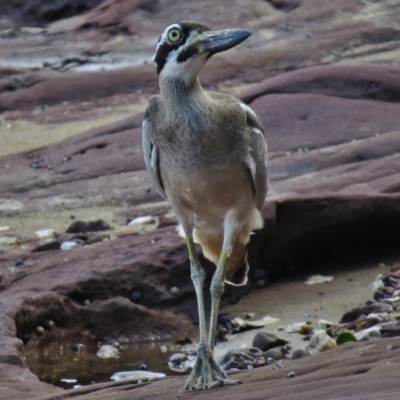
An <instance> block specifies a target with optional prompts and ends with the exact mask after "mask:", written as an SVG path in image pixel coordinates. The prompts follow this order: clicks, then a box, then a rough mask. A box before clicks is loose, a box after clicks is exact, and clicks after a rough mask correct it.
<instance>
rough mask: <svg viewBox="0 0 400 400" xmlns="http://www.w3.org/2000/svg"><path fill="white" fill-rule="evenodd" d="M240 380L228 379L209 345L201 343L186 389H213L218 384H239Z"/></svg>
mask: <svg viewBox="0 0 400 400" xmlns="http://www.w3.org/2000/svg"><path fill="white" fill-rule="evenodd" d="M240 383H242V382H241V381H238V380H232V379H227V376H226V373H225V371H224V370H223V369H222V368H221V366H220V365H219V364H218V363H217V361H216V360H215V358H214V355H213V352H212V350H211V348H210V346H209V345H206V344H200V346H199V349H198V351H197V358H196V361H195V364H194V366H193V370H192V372H191V374H190V376H189V379H188V380H187V382H186V385H185V390H190V389H211V388H213V387H216V386H225V385H238V384H240Z"/></svg>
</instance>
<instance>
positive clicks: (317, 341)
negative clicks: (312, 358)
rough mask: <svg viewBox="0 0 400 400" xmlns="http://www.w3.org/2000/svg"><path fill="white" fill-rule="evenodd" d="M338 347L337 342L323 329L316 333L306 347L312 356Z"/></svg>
mask: <svg viewBox="0 0 400 400" xmlns="http://www.w3.org/2000/svg"><path fill="white" fill-rule="evenodd" d="M336 346H337V345H336V342H335V341H334V340H333V339H332V338H331V337H330V336H329V335H328V334H327V333H326V332H325V331H324V330H323V329H320V330H318V331H316V332H315V333H314V335H313V337H312V338H311V340H310V343H308V345H307V346H306V347H307V350H308V351H309V352H310V354H316V353H320V352H321V351H325V350H329V349H332V348H334V347H336Z"/></svg>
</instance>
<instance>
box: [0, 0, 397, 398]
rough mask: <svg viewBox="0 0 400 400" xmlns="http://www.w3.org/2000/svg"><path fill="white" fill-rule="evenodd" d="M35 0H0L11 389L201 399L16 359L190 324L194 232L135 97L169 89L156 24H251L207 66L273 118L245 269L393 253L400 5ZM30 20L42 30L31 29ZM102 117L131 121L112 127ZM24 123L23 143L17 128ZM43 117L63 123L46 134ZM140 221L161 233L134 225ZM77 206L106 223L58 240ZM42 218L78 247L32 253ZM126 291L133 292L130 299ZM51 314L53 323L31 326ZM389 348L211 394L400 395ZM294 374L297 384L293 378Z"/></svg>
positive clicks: (2, 360)
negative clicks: (180, 230)
mask: <svg viewBox="0 0 400 400" xmlns="http://www.w3.org/2000/svg"><path fill="white" fill-rule="evenodd" d="M42 3H43V4H41V6H40V7H35V8H34V10H35V11H34V12H33V11H29V10H33V8H32V7H33V6H34V5H36V4H37V2H35V1H28V0H27V1H24V2H18V4H21V6H20V7H13V6H16V5H17V2H8V3H7V4H5V3H4V4H0V12H2V13H3V14H2V17H1V18H0V28H1V29H3V28H4V29H3V30H1V31H0V40H1V42H0V57H1V59H2V61H1V62H0V112H1V124H0V134H2V135H4V137H5V139H4V140H5V141H6V140H9V142H10V143H11V144H12V146H16V147H15V148H14V147H12V146H10V147H12V148H13V150H12V151H10V154H9V155H6V156H4V157H2V158H1V159H0V170H1V171H3V173H2V174H1V178H0V195H1V196H0V197H1V200H0V226H5V225H9V226H10V227H11V230H10V232H5V233H4V236H7V235H8V236H9V237H14V236H15V237H16V239H17V240H16V242H15V245H13V246H8V247H7V246H2V247H1V248H0V261H1V262H0V304H1V307H0V309H1V310H0V319H1V323H0V386H1V388H2V389H3V390H4V391H5V393H7V396H8V397H7V399H8V398H9V399H27V398H35V397H37V396H42V398H44V397H43V396H46V395H47V394H49V395H50V397H46V398H49V399H50V398H59V399H61V398H69V397H71V396H72V395H74V396H76V397H75V398H77V399H84V398H90V397H91V396H92V395H93V394H96V395H101V398H104V399H107V398H115V399H119V398H120V399H123V398H128V397H129V398H146V397H151V396H153V397H155V398H159V399H162V398H167V397H168V398H170V397H171V395H173V396H174V397H175V396H177V395H178V394H179V396H181V398H192V397H193V396H197V397H202V396H209V395H208V394H207V393H195V394H193V393H183V392H182V391H181V387H182V385H183V380H182V378H168V379H167V380H166V381H163V382H155V383H154V384H151V385H144V386H139V387H136V386H126V385H122V386H119V385H116V384H100V385H95V386H93V387H87V388H82V389H77V390H76V391H74V392H73V393H72V392H71V391H66V392H63V391H62V390H61V389H59V388H56V387H55V386H52V385H48V384H46V383H43V382H40V381H39V380H38V378H37V377H36V376H35V375H34V374H33V373H31V372H30V371H29V369H28V367H27V365H26V363H25V361H24V360H23V358H22V352H23V351H24V352H25V353H24V354H28V353H29V351H27V349H28V350H29V349H30V351H31V354H33V353H34V352H35V349H36V348H37V349H39V348H42V349H43V348H45V347H46V345H47V343H50V341H51V340H61V338H62V340H63V341H64V342H65V343H73V341H74V340H75V339H76V338H77V337H79V338H82V337H84V338H85V339H84V340H83V339H80V340H82V341H85V343H86V344H87V346H88V347H90V346H92V347H95V346H96V344H97V342H99V341H100V342H101V341H105V340H106V339H108V338H110V339H113V338H120V337H122V336H123V337H124V338H127V340H129V341H131V342H137V341H138V340H140V339H141V338H142V337H143V336H144V335H147V336H151V338H157V337H158V338H172V337H175V336H177V335H179V334H180V333H181V332H186V331H187V330H188V329H189V327H190V326H191V322H192V321H195V320H196V313H195V297H194V291H193V288H192V284H191V280H190V275H189V268H188V259H187V253H186V249H185V245H184V241H183V240H181V239H179V238H178V236H177V235H176V233H175V226H174V220H173V219H171V217H169V216H168V206H167V205H166V204H165V203H164V202H161V200H162V199H161V198H160V196H159V195H158V194H157V193H156V191H155V190H154V188H153V187H152V186H151V184H150V181H149V179H148V177H147V173H146V171H145V170H144V162H143V158H142V151H141V144H140V142H141V121H142V113H143V109H144V105H145V103H146V100H147V98H148V96H149V94H152V93H155V92H157V90H158V84H157V77H156V74H155V70H154V68H153V66H152V64H151V56H152V54H153V51H154V47H155V43H156V41H157V39H158V36H159V35H160V33H161V30H162V29H163V28H164V26H166V25H168V24H170V23H172V22H175V21H176V20H188V19H189V20H192V19H196V20H199V21H202V22H204V23H206V24H207V25H209V26H210V27H211V28H212V29H214V28H215V29H219V28H224V27H232V26H235V27H243V28H248V29H251V30H252V31H253V32H254V35H253V36H252V37H251V38H250V39H249V40H248V41H247V42H246V43H244V44H243V45H241V46H239V47H238V48H235V49H232V51H229V52H227V53H223V54H221V55H218V56H216V57H213V58H212V59H211V60H210V62H209V63H208V65H207V67H206V68H205V69H204V71H203V73H202V76H201V79H202V82H203V84H204V86H205V87H207V88H209V89H217V90H221V91H225V92H228V93H232V94H235V95H237V96H239V97H240V98H241V99H242V100H244V101H246V102H248V103H249V104H250V105H251V106H252V107H253V108H254V109H255V111H257V112H258V113H259V114H260V116H261V117H262V119H263V123H264V126H265V131H266V136H267V140H268V144H269V149H270V158H271V190H270V197H269V201H268V203H267V204H266V205H265V207H264V210H263V215H264V218H265V221H266V225H265V228H264V229H263V230H261V231H260V232H258V233H257V234H256V235H254V237H253V240H252V242H251V243H250V246H249V250H250V254H249V260H250V264H251V267H252V271H256V270H257V271H260V270H261V271H263V274H264V275H263V276H264V277H266V278H269V277H271V276H273V275H274V274H277V273H278V274H279V273H282V272H288V271H291V270H293V268H294V267H295V268H297V269H301V268H303V267H305V266H307V265H310V264H314V265H318V264H319V263H321V262H322V261H323V260H331V259H334V258H335V257H336V256H338V255H341V256H343V255H346V254H349V255H351V256H357V255H360V254H362V255H366V254H370V253H374V252H377V251H382V249H386V248H389V249H393V248H398V245H399V235H398V234H397V231H398V226H399V223H400V198H399V196H400V195H399V193H400V157H399V151H400V131H399V124H398V121H399V114H400V108H399V107H400V106H399V100H400V78H399V77H400V69H399V68H398V67H397V64H398V61H399V59H400V50H399V49H400V46H399V40H398V39H399V31H398V29H397V28H396V26H397V15H398V13H399V11H400V2H399V1H398V0H390V1H387V2H372V1H366V2H348V1H345V0H343V1H335V2H326V1H322V0H302V1H283V0H282V1H259V0H251V1H243V2H241V1H239V2H235V3H234V4H232V5H231V7H229V9H228V8H227V7H226V5H225V4H223V3H221V4H215V2H212V1H205V2H203V3H202V4H197V3H196V4H195V3H193V4H192V3H190V4H188V3H187V2H186V1H172V0H166V1H154V0H139V1H136V0H107V1H103V2H101V4H100V2H96V1H76V2H69V7H66V6H65V4H66V3H65V2H63V1H57V2H52V5H51V7H50V5H49V3H48V2H42ZM11 7H12V8H11ZM10 10H12V11H10ZM49 10H50V11H49ZM86 10H88V11H86ZM210 10H212V12H210ZM66 17H71V18H66ZM32 21H35V22H37V23H38V24H39V25H40V26H43V27H44V29H45V31H30V30H26V29H25V30H24V29H20V28H21V27H23V26H24V25H29V26H31V27H32ZM51 21H55V22H52V23H50V24H49V22H51ZM6 28H7V29H6ZM110 114H115V115H117V116H118V115H121V118H119V119H118V118H115V119H114V120H113V121H112V122H110V121H109V120H108V119H107V118H108V116H109V115H110ZM88 119H93V120H98V121H100V123H98V124H96V127H94V128H91V129H88V128H89V126H87V125H82V128H81V129H78V132H80V133H79V134H72V133H70V134H68V135H65V136H63V138H65V137H67V136H68V137H67V138H65V139H63V140H60V139H59V133H58V132H59V131H60V130H62V129H65V126H67V127H68V128H67V129H72V128H71V126H72V125H68V124H69V123H72V122H73V123H75V122H76V123H77V122H79V123H82V124H83V122H85V121H86V120H88ZM103 120H104V123H101V122H102V121H103ZM19 125H22V126H26V131H25V132H24V135H25V136H24V137H23V139H22V142H23V141H28V140H29V143H30V145H29V146H23V143H19V142H18V141H17V140H15V141H13V138H12V135H10V134H9V132H10V131H11V132H13V129H14V127H15V126H17V127H18V126H19ZM38 126H39V128H38ZM83 126H85V127H83ZM37 129H39V132H41V131H43V132H44V131H45V130H46V129H52V130H53V132H54V138H52V140H51V143H50V144H46V142H45V141H44V140H42V139H41V136H40V134H39V135H37V134H36V133H35V132H36V131H35V130H37ZM74 129H75V131H74V132H75V133H76V128H74ZM35 135H37V136H35ZM30 136H32V137H35V138H36V139H32V138H31V137H30ZM7 138H10V139H7ZM5 145H8V142H6V144H5ZM21 149H24V151H19V150H21ZM143 215H144V216H148V215H152V216H153V218H154V219H155V220H156V221H157V223H156V225H155V226H154V227H152V226H151V225H146V224H145V225H144V226H142V227H141V228H140V229H141V230H140V229H139V228H137V229H136V230H135V229H134V228H127V227H126V226H125V224H126V220H130V219H132V218H134V217H139V216H143ZM71 216H72V217H73V218H75V216H77V218H79V219H83V220H88V219H91V220H97V219H99V218H104V219H105V220H106V221H107V222H108V223H110V226H111V230H110V231H107V232H101V234H100V233H91V232H88V233H80V234H66V233H64V232H65V231H66V229H67V227H68V226H69V225H70V224H71V222H73V221H71ZM43 228H54V229H55V230H56V232H58V233H56V234H55V235H54V237H53V238H52V240H53V243H55V245H54V247H53V248H59V247H60V245H61V243H62V242H64V241H65V240H67V239H68V240H72V239H73V240H77V242H78V243H79V246H77V248H74V249H72V250H70V251H67V252H64V251H59V250H55V251H44V252H31V250H33V249H37V246H38V245H40V244H43V243H42V242H41V241H39V239H37V238H35V233H34V232H35V230H37V229H43ZM147 231H149V232H147ZM146 232H147V233H146ZM138 233H139V234H138ZM2 234H3V233H2ZM2 234H1V235H2ZM1 235H0V236H1ZM110 239H111V240H110ZM48 246H49V248H51V244H50V245H48ZM42 249H43V248H42ZM18 261H23V263H22V264H19V265H18V266H17V265H16V263H17V262H18ZM207 272H208V276H210V274H211V272H212V267H211V266H210V265H209V264H207ZM252 276H253V275H252ZM173 286H176V287H178V288H179V291H178V293H176V294H175V295H172V294H171V292H170V288H171V287H173ZM251 287H252V282H251V283H250V285H249V287H247V288H245V290H251ZM135 291H140V294H141V297H140V303H134V302H132V293H133V292H135ZM239 293H240V295H242V294H243V292H239ZM87 300H88V301H89V302H88V301H87ZM363 300H364V299H363ZM288 301H290V299H288ZM349 308H351V306H350V305H349ZM48 319H51V320H54V321H55V323H56V327H55V328H54V330H53V331H52V332H51V333H50V332H46V333H45V334H44V335H43V336H42V337H39V336H36V335H35V334H34V333H33V331H34V329H35V327H36V326H37V325H38V324H41V323H43V321H44V320H48ZM23 335H30V336H29V337H30V340H29V341H28V342H27V344H26V345H23V342H22V341H21V340H20V339H18V338H17V336H18V337H19V338H24V339H26V338H27V337H26V336H23ZM388 343H389V342H388V341H387V340H382V341H377V342H374V343H372V344H371V343H364V344H358V345H355V346H353V345H352V346H350V347H348V348H338V349H336V350H332V351H329V352H327V353H321V354H319V355H317V356H314V357H313V358H307V359H304V360H298V361H295V362H289V364H290V366H289V364H288V365H287V368H286V369H285V370H282V371H271V368H269V367H265V368H260V369H257V370H254V371H250V372H246V373H241V374H240V376H241V377H242V379H243V381H244V382H245V384H244V385H243V386H240V387H238V388H235V389H233V388H222V389H216V391H215V395H216V396H218V397H221V399H222V398H232V390H234V391H235V396H236V397H237V398H244V397H245V398H249V399H250V398H254V399H255V398H271V399H272V398H276V399H278V398H285V399H290V398H294V397H295V396H297V397H298V396H299V394H300V396H301V397H302V398H308V397H315V396H317V397H322V396H323V397H324V398H327V399H330V398H332V399H334V398H335V399H340V398H354V399H364V398H368V396H370V397H371V398H378V397H379V398H381V399H391V398H397V397H398V396H396V395H395V393H396V387H397V379H398V377H397V376H396V372H393V371H395V369H396V366H398V364H399V360H398V349H397V345H394V350H393V351H384V349H385V348H386V346H387V344H388ZM391 343H392V342H391ZM349 349H350V350H349ZM289 370H293V371H295V372H296V376H295V378H292V379H288V378H286V374H287V373H288V372H289ZM213 393H214V392H213ZM60 396H61V397H60ZM366 396H367V397H366ZM0 397H1V396H0Z"/></svg>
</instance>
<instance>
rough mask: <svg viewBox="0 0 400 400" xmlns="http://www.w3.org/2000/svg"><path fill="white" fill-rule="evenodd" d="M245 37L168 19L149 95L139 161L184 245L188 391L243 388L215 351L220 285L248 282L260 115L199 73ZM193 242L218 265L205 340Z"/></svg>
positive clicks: (262, 193) (258, 219)
mask: <svg viewBox="0 0 400 400" xmlns="http://www.w3.org/2000/svg"><path fill="white" fill-rule="evenodd" d="M251 34H252V32H250V31H248V30H244V29H224V30H217V31H213V30H210V29H209V28H208V27H207V26H206V25H204V24H201V23H198V22H191V21H188V22H179V23H174V24H172V25H170V26H168V27H167V28H166V29H165V30H164V31H163V33H162V34H161V36H160V38H159V40H158V43H157V47H156V50H155V54H154V56H153V63H154V65H155V67H156V69H157V74H158V79H159V87H160V94H159V95H153V96H151V97H150V98H149V103H148V106H147V108H146V111H145V115H144V120H143V126H142V144H143V153H144V159H145V164H146V168H147V171H148V174H149V176H150V179H151V181H152V182H153V184H154V185H155V187H156V189H157V191H158V192H159V193H160V194H161V196H163V197H164V198H165V199H166V200H167V201H168V202H169V203H170V206H171V208H172V211H173V212H174V214H175V215H176V217H177V219H178V221H179V224H180V228H179V230H180V233H181V235H182V236H183V237H184V238H185V239H186V244H187V248H188V253H189V259H190V271H191V279H192V281H193V285H194V288H195V293H196V297H197V305H198V315H199V344H198V351H197V358H196V361H195V363H194V367H193V369H192V371H191V374H190V375H189V378H188V379H187V382H186V385H185V389H186V390H191V389H210V388H213V387H215V386H223V385H233V384H238V383H241V382H240V381H238V380H231V379H228V377H227V374H226V372H225V371H224V370H223V369H222V368H221V366H220V365H219V363H218V362H217V360H216V359H215V357H214V354H213V351H214V345H215V336H216V329H217V319H218V310H219V304H220V301H221V297H222V294H223V292H224V287H225V282H226V283H229V284H233V285H243V284H245V283H246V282H247V273H248V268H249V267H248V262H247V249H246V245H247V243H248V242H249V240H250V235H251V233H252V232H253V231H254V230H256V229H260V228H262V226H263V219H262V216H261V209H262V207H263V205H264V202H265V199H266V195H267V190H268V149H267V143H266V140H265V137H264V128H263V124H262V121H261V119H260V118H259V117H258V115H257V114H256V113H255V112H254V111H253V110H252V109H251V108H250V107H249V106H248V105H246V104H245V103H243V102H241V101H240V100H238V99H236V98H234V97H231V96H230V95H227V94H224V93H219V92H215V91H205V90H204V89H203V88H202V86H201V84H200V80H199V73H200V71H201V69H202V68H203V66H204V65H205V64H206V62H207V60H208V59H209V58H210V57H211V56H213V55H214V54H217V53H220V52H223V51H226V50H228V49H231V48H232V47H234V46H237V45H238V44H240V43H241V42H243V41H244V40H245V39H247V38H248V37H249V36H250V35H251ZM195 243H198V244H200V246H201V248H202V251H203V254H204V256H205V257H206V258H208V259H209V260H211V261H212V262H213V263H214V264H215V265H216V270H215V272H214V274H213V277H212V280H211V286H210V294H211V314H210V323H209V331H208V335H207V325H206V317H205V310H204V293H203V291H204V281H205V278H206V273H205V270H204V268H203V266H202V265H201V263H200V261H199V258H198V255H197V252H196V247H195Z"/></svg>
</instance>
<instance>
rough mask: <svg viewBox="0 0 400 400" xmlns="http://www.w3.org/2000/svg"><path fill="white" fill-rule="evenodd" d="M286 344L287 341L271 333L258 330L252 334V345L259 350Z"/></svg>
mask: <svg viewBox="0 0 400 400" xmlns="http://www.w3.org/2000/svg"><path fill="white" fill-rule="evenodd" d="M286 344H288V341H286V340H284V339H280V338H278V337H277V336H276V335H274V334H273V333H269V332H258V333H257V334H256V335H255V336H254V339H253V344H252V347H257V348H258V349H260V350H261V351H267V350H269V349H272V348H273V347H280V346H285V345H286ZM274 358H275V357H274Z"/></svg>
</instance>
